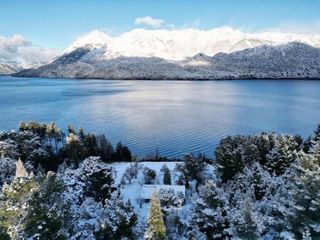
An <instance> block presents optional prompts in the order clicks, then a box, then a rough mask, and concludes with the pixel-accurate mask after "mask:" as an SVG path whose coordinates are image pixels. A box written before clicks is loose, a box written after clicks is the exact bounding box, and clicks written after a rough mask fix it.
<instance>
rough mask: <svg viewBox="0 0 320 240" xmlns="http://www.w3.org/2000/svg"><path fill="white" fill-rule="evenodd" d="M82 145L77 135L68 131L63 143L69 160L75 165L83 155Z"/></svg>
mask: <svg viewBox="0 0 320 240" xmlns="http://www.w3.org/2000/svg"><path fill="white" fill-rule="evenodd" d="M83 150H84V149H83V145H82V143H81V141H80V139H79V137H78V136H77V135H75V134H74V133H70V134H69V136H68V137H67V142H66V145H65V152H66V155H67V156H68V157H69V158H70V160H71V162H73V163H75V165H76V166H78V165H79V162H80V160H81V158H82V156H83Z"/></svg>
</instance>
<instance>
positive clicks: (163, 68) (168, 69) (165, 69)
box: [15, 42, 320, 80]
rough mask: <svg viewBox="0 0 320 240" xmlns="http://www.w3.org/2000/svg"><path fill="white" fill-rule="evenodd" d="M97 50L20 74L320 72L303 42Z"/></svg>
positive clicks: (302, 75)
mask: <svg viewBox="0 0 320 240" xmlns="http://www.w3.org/2000/svg"><path fill="white" fill-rule="evenodd" d="M92 51H95V49H93V50H90V49H88V48H78V49H76V50H74V51H72V52H70V53H65V54H64V55H63V56H62V57H60V58H57V59H56V60H54V61H53V62H51V63H50V64H47V65H44V66H41V67H39V68H37V69H29V70H23V71H21V72H19V73H17V74H15V76H21V77H48V78H85V79H90V78H97V79H137V80H138V79H150V80H163V79H165V80H218V79H290V78H293V79H319V78H320V64H319V63H320V49H318V48H314V47H312V46H309V45H307V44H304V43H300V42H292V43H287V44H283V45H278V46H269V45H263V46H258V47H254V48H249V49H245V50H240V51H235V52H232V53H229V54H227V53H218V54H216V55H214V56H212V57H211V56H207V55H206V54H203V53H199V54H197V55H195V56H193V57H190V58H186V59H184V60H179V61H173V60H167V59H163V58H158V57H125V56H120V57H117V58H112V59H99V58H98V59H97V58H95V57H96V55H95V54H93V55H92ZM92 56H93V57H92Z"/></svg>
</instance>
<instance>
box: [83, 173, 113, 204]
mask: <svg viewBox="0 0 320 240" xmlns="http://www.w3.org/2000/svg"><path fill="white" fill-rule="evenodd" d="M87 176H88V177H87V178H88V179H87V182H86V190H85V192H86V195H87V196H89V197H93V198H94V199H95V201H98V202H104V201H105V200H106V199H109V198H110V196H111V194H112V192H113V191H115V190H116V187H115V186H114V179H113V176H112V171H111V169H107V168H105V169H97V170H96V171H94V172H92V173H90V174H88V175H87Z"/></svg>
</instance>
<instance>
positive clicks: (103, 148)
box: [97, 134, 114, 162]
mask: <svg viewBox="0 0 320 240" xmlns="http://www.w3.org/2000/svg"><path fill="white" fill-rule="evenodd" d="M97 143H98V148H99V155H100V157H101V160H102V161H103V162H110V161H111V157H112V154H113V153H114V150H113V147H112V145H111V143H110V142H109V141H108V140H107V139H106V136H105V135H104V134H103V135H101V136H98V137H97Z"/></svg>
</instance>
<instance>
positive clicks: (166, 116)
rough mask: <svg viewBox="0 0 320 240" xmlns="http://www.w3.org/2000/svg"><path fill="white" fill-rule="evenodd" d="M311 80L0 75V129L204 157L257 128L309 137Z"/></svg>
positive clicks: (318, 114)
mask: <svg viewBox="0 0 320 240" xmlns="http://www.w3.org/2000/svg"><path fill="white" fill-rule="evenodd" d="M319 89H320V82H319V81H214V82H181V81H180V82H179V81H174V82H170V81H159V82H157V81H105V80H64V79H30V78H28V79H22V78H19V79H18V78H9V77H1V78H0V129H5V130H9V129H12V128H16V126H17V125H18V123H19V121H20V120H29V119H33V120H38V121H44V122H51V121H54V122H57V124H58V125H59V126H61V127H66V126H67V124H69V123H72V124H73V125H75V127H80V126H83V127H84V128H85V129H87V130H89V131H94V132H96V133H102V132H103V133H106V135H107V136H108V137H109V139H110V140H111V141H112V142H114V143H115V142H117V141H119V140H121V141H122V142H124V143H125V144H127V145H129V147H130V148H131V149H132V150H133V152H134V153H135V154H138V155H145V154H150V153H153V152H155V151H156V149H159V151H160V153H161V154H163V155H166V156H180V155H182V154H183V153H186V152H190V151H192V152H205V153H206V154H208V155H212V153H213V150H214V147H215V146H216V144H217V143H218V141H219V140H220V138H222V137H224V136H226V135H229V134H252V133H258V132H261V131H267V132H271V131H277V132H287V133H301V134H302V135H304V136H306V135H308V134H310V133H311V132H312V130H313V128H314V127H315V125H316V124H317V122H319V121H320V108H319V107H318V106H319V103H320V91H319Z"/></svg>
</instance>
